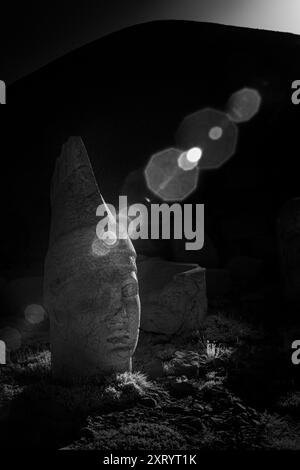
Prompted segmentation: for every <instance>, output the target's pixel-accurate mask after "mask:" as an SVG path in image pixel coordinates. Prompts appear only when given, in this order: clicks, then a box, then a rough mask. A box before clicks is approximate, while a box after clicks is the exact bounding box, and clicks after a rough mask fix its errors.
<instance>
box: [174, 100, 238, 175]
mask: <svg viewBox="0 0 300 470" xmlns="http://www.w3.org/2000/svg"><path fill="white" fill-rule="evenodd" d="M221 137H222V138H221ZM175 139H176V145H177V146H178V148H182V149H194V148H199V149H200V150H201V151H202V154H201V158H200V159H199V161H198V165H197V168H199V170H200V171H201V170H208V169H215V168H219V167H221V166H222V165H223V164H224V163H226V162H227V160H229V158H231V157H232V155H233V154H234V152H235V149H236V145H237V140H238V128H237V126H236V124H235V123H234V122H232V120H231V119H230V118H229V116H228V115H227V114H226V113H224V112H223V111H219V110H217V109H213V108H204V109H202V110H200V111H196V112H195V113H192V114H189V115H188V116H186V117H185V118H184V119H183V121H182V122H181V124H180V125H179V127H178V129H177V132H176V134H175ZM181 163H182V162H181Z"/></svg>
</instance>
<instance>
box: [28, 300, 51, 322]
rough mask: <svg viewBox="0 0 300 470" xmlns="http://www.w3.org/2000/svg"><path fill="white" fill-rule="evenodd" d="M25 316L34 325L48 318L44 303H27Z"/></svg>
mask: <svg viewBox="0 0 300 470" xmlns="http://www.w3.org/2000/svg"><path fill="white" fill-rule="evenodd" d="M24 316H25V318H26V320H27V321H28V323H31V324H32V325H37V324H38V323H41V322H42V321H43V320H44V319H45V318H46V316H47V315H46V311H45V309H44V307H42V305H38V304H31V305H27V307H26V308H25V311H24Z"/></svg>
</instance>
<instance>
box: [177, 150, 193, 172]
mask: <svg viewBox="0 0 300 470" xmlns="http://www.w3.org/2000/svg"><path fill="white" fill-rule="evenodd" d="M197 163H198V161H195V162H191V161H190V160H189V159H188V152H182V154H181V155H179V158H178V166H179V168H181V169H182V170H183V171H190V170H193V169H194V168H195V167H196V166H197Z"/></svg>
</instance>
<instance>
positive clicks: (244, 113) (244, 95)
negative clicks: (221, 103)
mask: <svg viewBox="0 0 300 470" xmlns="http://www.w3.org/2000/svg"><path fill="white" fill-rule="evenodd" d="M260 106H261V96H260V94H259V92H258V91H257V90H254V89H253V88H243V89H242V90H239V91H237V92H235V93H233V94H232V95H231V97H230V98H229V100H228V103H227V114H228V116H229V118H230V119H231V120H232V121H233V122H237V123H241V122H247V121H250V119H252V118H253V117H254V116H255V115H256V114H257V113H258V111H259V109H260Z"/></svg>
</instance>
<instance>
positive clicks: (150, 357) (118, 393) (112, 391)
mask: <svg viewBox="0 0 300 470" xmlns="http://www.w3.org/2000/svg"><path fill="white" fill-rule="evenodd" d="M290 327H291V326H290ZM290 327H289V328H290ZM20 328H21V327H19V330H20ZM26 328H27V329H26ZM26 328H25V324H24V325H23V330H24V334H25V333H26V331H27V333H26V334H27V336H26V337H27V338H28V341H27V345H26V344H25V345H24V343H23V346H22V347H21V348H20V349H18V350H17V351H15V352H14V353H12V354H11V363H10V364H8V365H6V366H3V367H1V368H0V440H1V443H2V444H1V445H2V446H4V447H6V446H8V447H14V448H16V447H27V448H39V447H46V448H51V449H58V448H67V449H101V450H118V449H127V450H138V449H140V450H144V449H145V450H163V449H174V450H175V449H177V450H178V449H180V450H193V449H194V450H224V449H225V450H235V449H238V450H244V449H247V450H248V449H300V419H299V418H300V377H299V372H298V370H297V367H296V366H293V365H292V363H291V359H290V356H291V354H290V353H291V351H290V350H289V349H288V348H287V347H286V344H285V340H284V338H285V337H286V335H287V334H288V332H285V333H283V327H282V325H276V326H275V327H274V328H272V329H270V328H266V327H265V325H263V324H261V323H260V322H259V321H257V320H253V321H252V323H249V320H245V318H241V317H240V316H239V315H238V314H237V313H236V312H235V311H234V309H233V308H232V306H230V305H225V306H224V305H222V306H217V307H216V306H213V307H212V306H210V309H209V315H208V316H207V318H206V320H205V322H204V323H203V326H202V328H201V330H200V331H197V332H195V333H194V335H193V337H191V338H189V339H188V340H186V339H185V340H180V339H178V338H177V339H176V338H173V339H172V340H170V342H169V343H165V342H164V343H162V342H161V339H160V338H155V337H153V336H149V335H147V334H145V333H141V336H140V341H139V346H138V348H137V351H136V354H135V358H134V371H133V373H126V374H120V375H117V376H114V377H109V378H107V379H106V380H105V382H101V381H99V380H97V378H95V379H94V380H93V381H91V382H90V383H83V384H76V385H73V386H72V387H70V386H69V387H66V386H64V385H63V384H61V383H57V382H56V383H55V382H53V381H52V379H51V375H50V361H51V357H50V352H49V345H48V343H47V321H44V322H43V325H36V326H34V325H31V326H30V327H29V326H28V325H27V327H26ZM30 328H31V332H29V331H28V330H29V329H30ZM293 328H294V327H293ZM21 330H22V328H21ZM293 331H294V330H293Z"/></svg>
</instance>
